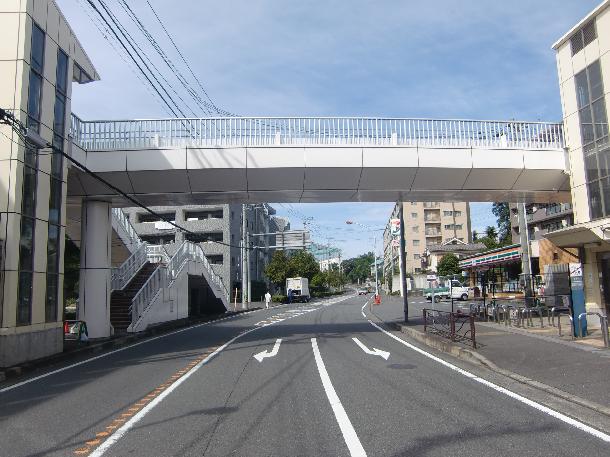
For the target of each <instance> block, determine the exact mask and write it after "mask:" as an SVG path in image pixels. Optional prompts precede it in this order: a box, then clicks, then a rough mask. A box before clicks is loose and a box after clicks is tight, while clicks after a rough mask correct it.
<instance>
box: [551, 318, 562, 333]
mask: <svg viewBox="0 0 610 457" xmlns="http://www.w3.org/2000/svg"><path fill="white" fill-rule="evenodd" d="M554 324H555V316H554V315H553V326H554ZM557 331H558V332H559V337H560V338H561V337H562V336H563V335H562V334H561V314H560V315H558V316H557Z"/></svg>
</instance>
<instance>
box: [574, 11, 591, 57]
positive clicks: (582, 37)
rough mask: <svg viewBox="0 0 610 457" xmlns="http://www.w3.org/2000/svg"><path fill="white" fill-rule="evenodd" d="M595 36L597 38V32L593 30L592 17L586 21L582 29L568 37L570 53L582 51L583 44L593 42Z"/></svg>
mask: <svg viewBox="0 0 610 457" xmlns="http://www.w3.org/2000/svg"><path fill="white" fill-rule="evenodd" d="M595 38H597V32H596V31H595V19H593V20H592V21H589V22H587V23H586V24H585V25H584V27H583V28H582V29H580V30H579V31H578V32H576V33H575V34H574V35H572V38H570V45H571V47H572V55H574V54H576V53H577V52H579V51H582V50H583V49H584V48H585V46H587V45H588V44H589V43H591V42H593V40H595Z"/></svg>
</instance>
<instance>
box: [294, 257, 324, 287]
mask: <svg viewBox="0 0 610 457" xmlns="http://www.w3.org/2000/svg"><path fill="white" fill-rule="evenodd" d="M319 272H320V265H319V264H318V262H317V260H316V258H315V257H314V256H313V254H312V253H311V252H307V251H297V252H295V253H294V254H292V255H291V256H290V258H289V259H288V274H289V275H290V276H289V277H291V278H295V277H303V278H307V279H309V280H310V281H311V280H312V279H313V277H314V276H315V275H316V274H317V273H319Z"/></svg>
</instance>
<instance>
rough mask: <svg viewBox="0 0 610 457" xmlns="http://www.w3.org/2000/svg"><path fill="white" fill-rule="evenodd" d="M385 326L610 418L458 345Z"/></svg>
mask: <svg viewBox="0 0 610 457" xmlns="http://www.w3.org/2000/svg"><path fill="white" fill-rule="evenodd" d="M385 324H386V325H387V326H388V327H390V328H393V329H395V330H398V331H399V332H401V333H404V334H406V335H408V336H409V337H411V338H413V339H414V340H417V341H419V342H420V343H423V344H425V345H426V346H429V347H431V348H434V349H437V350H439V351H441V352H444V353H446V354H449V355H452V356H454V357H456V358H458V359H460V360H464V361H465V362H468V363H471V364H473V365H478V366H480V367H484V368H487V369H489V370H491V371H494V372H496V373H498V374H501V375H503V376H506V377H508V378H510V379H512V380H514V381H517V382H519V383H521V384H526V385H528V386H530V387H534V388H536V389H538V390H542V391H544V392H546V393H549V394H551V395H554V396H556V397H559V398H562V399H564V400H567V401H569V402H572V403H576V404H577V405H580V406H583V407H585V408H588V409H590V410H592V411H595V412H596V413H599V414H603V415H604V416H607V417H610V408H609V407H607V406H604V405H600V404H598V403H594V402H591V401H589V400H585V399H584V398H580V397H578V396H576V395H572V394H569V393H567V392H564V391H563V390H560V389H557V388H555V387H551V386H549V385H547V384H544V383H542V382H539V381H536V380H535V379H531V378H528V377H526V376H522V375H520V374H517V373H513V372H512V371H508V370H505V369H503V368H500V367H498V366H497V365H496V364H495V363H493V362H492V361H490V360H489V359H487V358H486V357H485V356H483V355H481V354H479V353H477V352H475V351H473V350H471V349H467V348H464V347H461V346H458V345H456V344H453V343H451V342H449V341H446V340H443V339H441V338H438V337H436V336H434V335H430V334H427V333H423V332H420V331H418V330H415V329H414V328H412V327H407V326H405V325H401V324H398V323H388V322H385Z"/></svg>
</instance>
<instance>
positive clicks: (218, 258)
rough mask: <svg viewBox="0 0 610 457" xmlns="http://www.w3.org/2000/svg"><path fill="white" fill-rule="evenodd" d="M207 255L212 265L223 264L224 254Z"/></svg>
mask: <svg viewBox="0 0 610 457" xmlns="http://www.w3.org/2000/svg"><path fill="white" fill-rule="evenodd" d="M206 257H207V258H208V261H209V262H210V263H211V264H212V265H222V264H223V258H222V254H214V255H208V256H206Z"/></svg>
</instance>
